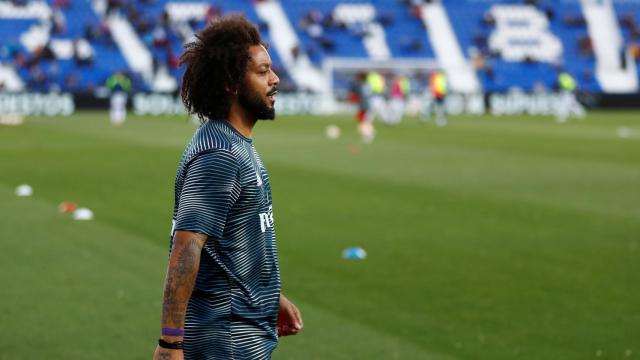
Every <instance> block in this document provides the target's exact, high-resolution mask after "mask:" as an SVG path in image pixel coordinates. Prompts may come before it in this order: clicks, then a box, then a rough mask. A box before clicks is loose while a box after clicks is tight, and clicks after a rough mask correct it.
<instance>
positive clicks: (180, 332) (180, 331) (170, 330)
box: [162, 327, 184, 336]
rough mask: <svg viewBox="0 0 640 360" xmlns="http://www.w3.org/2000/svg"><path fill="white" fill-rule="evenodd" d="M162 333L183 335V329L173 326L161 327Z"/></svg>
mask: <svg viewBox="0 0 640 360" xmlns="http://www.w3.org/2000/svg"><path fill="white" fill-rule="evenodd" d="M162 335H165V336H184V330H183V329H174V328H165V327H163V328H162Z"/></svg>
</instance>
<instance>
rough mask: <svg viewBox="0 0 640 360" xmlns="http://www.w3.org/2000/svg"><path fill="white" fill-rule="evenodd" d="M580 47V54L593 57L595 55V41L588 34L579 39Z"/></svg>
mask: <svg viewBox="0 0 640 360" xmlns="http://www.w3.org/2000/svg"><path fill="white" fill-rule="evenodd" d="M578 49H579V50H580V55H582V56H584V57H588V58H592V57H593V56H594V53H593V43H592V42H591V37H590V36H589V35H588V34H587V35H584V36H582V37H581V38H579V39H578Z"/></svg>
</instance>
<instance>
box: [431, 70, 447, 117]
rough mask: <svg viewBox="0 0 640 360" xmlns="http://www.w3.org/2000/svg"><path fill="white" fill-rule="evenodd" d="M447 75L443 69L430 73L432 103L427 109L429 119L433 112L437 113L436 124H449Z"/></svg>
mask: <svg viewBox="0 0 640 360" xmlns="http://www.w3.org/2000/svg"><path fill="white" fill-rule="evenodd" d="M447 88H448V85H447V77H446V75H445V74H444V72H442V71H441V70H435V71H434V72H432V73H431V75H429V91H430V93H431V103H430V104H429V108H428V110H427V120H428V119H429V118H431V114H432V113H434V112H435V114H436V125H437V126H440V127H442V126H446V125H447V111H446V109H445V98H446V97H447V92H448V91H447Z"/></svg>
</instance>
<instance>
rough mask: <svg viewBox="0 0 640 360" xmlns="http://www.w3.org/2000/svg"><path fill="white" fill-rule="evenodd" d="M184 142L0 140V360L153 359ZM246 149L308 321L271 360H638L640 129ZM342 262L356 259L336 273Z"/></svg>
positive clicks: (280, 122)
mask: <svg viewBox="0 0 640 360" xmlns="http://www.w3.org/2000/svg"><path fill="white" fill-rule="evenodd" d="M328 124H337V125H338V126H340V127H341V129H342V136H341V137H340V138H339V139H338V140H335V141H331V140H329V139H327V138H326V137H325V136H324V128H325V127H326V126H327V125H328ZM620 127H627V128H628V130H627V131H626V135H628V137H627V138H620V137H619V136H618V135H617V130H618V129H619V128H620ZM194 129H195V125H194V124H192V123H190V122H188V121H186V119H185V117H157V118H151V117H137V116H130V117H129V119H128V120H127V123H126V124H125V126H124V127H122V128H112V127H111V126H110V125H109V124H108V119H107V115H106V114H105V113H79V114H77V115H75V116H73V117H69V118H39V117H38V118H28V119H27V120H26V122H25V124H24V125H22V126H16V127H10V126H0V159H2V163H1V164H2V167H1V170H0V239H1V242H0V243H1V246H2V248H1V250H0V264H2V271H1V272H0V287H1V288H2V290H1V292H0V293H1V295H0V328H1V329H2V330H1V332H2V335H0V359H12V360H17V359H149V358H150V357H151V354H152V352H153V349H154V348H155V341H156V339H157V336H158V332H159V317H160V304H161V296H162V285H163V284H162V283H163V278H164V271H165V267H166V261H167V255H168V254H167V250H168V249H167V248H168V240H169V230H170V217H171V209H172V206H173V181H174V175H175V170H176V166H177V163H178V160H179V157H180V155H181V153H182V150H183V148H184V145H185V144H186V142H187V141H188V139H189V137H190V136H191V134H192V132H193V130H194ZM254 135H255V136H254V137H255V145H256V147H257V148H258V150H259V151H260V152H261V154H262V157H263V159H264V161H265V163H266V165H267V168H268V169H269V171H270V175H271V179H272V186H273V192H274V214H275V218H276V231H277V234H278V246H279V252H280V261H281V270H282V280H283V291H284V292H285V293H286V294H288V295H289V297H290V298H291V299H292V300H293V301H294V302H296V304H297V305H298V306H299V307H300V309H301V311H302V313H303V316H304V319H305V330H304V332H303V333H302V334H300V335H299V336H297V337H291V338H285V339H282V341H281V342H280V345H279V347H278V349H277V350H276V352H275V353H274V358H275V359H305V360H306V359H323V360H324V359H491V360H495V359H516V358H518V359H563V360H569V359H580V360H582V359H592V358H593V359H627V358H632V359H633V358H638V357H639V356H640V113H638V112H611V113H604V112H594V113H591V114H589V116H588V117H587V118H586V119H585V120H584V121H572V122H569V123H566V124H556V123H555V122H554V121H553V119H552V118H551V117H527V116H517V117H515V116H514V117H491V116H483V117H462V116H460V117H454V118H452V119H451V123H450V126H448V127H446V128H437V127H436V126H435V125H434V124H432V123H430V124H419V123H418V122H417V121H416V120H415V119H406V121H405V122H404V123H402V124H401V125H400V126H398V127H394V128H390V127H378V137H377V139H376V141H375V142H374V143H373V144H371V145H361V144H359V142H358V138H357V135H356V132H355V125H354V122H353V121H352V118H351V117H311V116H305V117H284V116H282V117H279V118H278V119H277V120H276V121H275V122H273V123H259V124H258V126H257V128H256V130H255V134H254ZM22 183H27V184H30V185H31V186H32V187H33V189H34V194H33V196H31V197H28V198H20V197H17V196H15V194H14V189H15V187H16V186H18V185H19V184H22ZM64 200H69V201H74V202H76V203H78V204H79V205H81V206H85V207H89V208H90V209H92V210H93V212H94V213H95V219H94V220H93V221H88V222H80V221H74V220H72V219H71V218H70V216H69V215H67V214H61V213H60V212H59V211H58V210H57V206H58V204H59V203H60V202H62V201H64ZM349 246H361V247H363V248H364V249H365V250H366V251H367V252H368V258H367V259H366V260H364V261H348V260H343V259H342V258H341V256H340V254H341V251H342V250H343V249H344V248H346V247H349Z"/></svg>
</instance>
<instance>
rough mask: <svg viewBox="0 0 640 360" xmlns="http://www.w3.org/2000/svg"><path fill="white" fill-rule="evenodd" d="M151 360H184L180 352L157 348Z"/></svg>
mask: <svg viewBox="0 0 640 360" xmlns="http://www.w3.org/2000/svg"><path fill="white" fill-rule="evenodd" d="M153 360H184V353H183V351H182V350H171V349H165V348H162V347H160V346H157V347H156V352H155V353H154V354H153Z"/></svg>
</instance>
